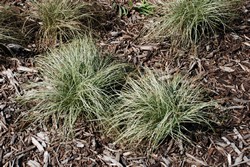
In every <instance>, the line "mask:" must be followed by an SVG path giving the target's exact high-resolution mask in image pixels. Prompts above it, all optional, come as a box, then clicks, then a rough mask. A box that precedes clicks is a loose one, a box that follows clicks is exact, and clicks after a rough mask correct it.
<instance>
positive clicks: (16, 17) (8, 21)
mask: <svg viewBox="0 0 250 167" xmlns="http://www.w3.org/2000/svg"><path fill="white" fill-rule="evenodd" d="M23 23H24V19H23V13H18V12H16V11H15V10H14V8H13V7H10V6H6V5H1V3H0V42H1V43H8V42H13V41H19V43H20V42H23V40H24V34H23V32H22V31H21V29H20V27H22V24H23Z"/></svg>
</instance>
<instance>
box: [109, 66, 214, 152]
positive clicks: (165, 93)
mask: <svg viewBox="0 0 250 167" xmlns="http://www.w3.org/2000/svg"><path fill="white" fill-rule="evenodd" d="M120 100H121V101H120V103H119V104H118V105H117V107H116V108H115V111H114V113H113V117H112V118H111V119H110V120H109V122H110V123H111V128H110V129H109V132H108V133H109V134H111V131H112V132H113V133H114V134H116V137H117V140H116V142H117V143H119V142H121V143H123V144H124V145H126V146H132V147H133V148H134V147H135V146H138V145H139V144H140V145H144V146H145V145H146V146H147V148H148V150H154V149H156V147H157V146H158V145H159V144H160V143H161V142H162V141H164V139H165V138H166V137H167V136H171V137H173V138H175V139H184V140H187V141H189V139H188V137H186V136H185V135H184V132H185V130H187V127H186V125H187V124H188V125H190V124H202V125H208V126H209V119H208V114H207V112H206V111H205V110H206V109H209V108H211V107H215V103H214V102H211V101H208V102H206V101H203V94H202V91H201V89H200V88H199V87H194V86H192V83H191V82H190V81H188V80H186V79H185V78H183V77H180V76H175V77H174V78H173V79H171V80H167V81H163V80H161V79H159V78H158V76H157V75H156V74H155V73H153V72H150V71H149V70H147V73H146V74H145V75H143V76H138V79H132V78H130V79H128V81H127V86H126V87H125V88H124V89H123V91H122V92H121V95H120Z"/></svg>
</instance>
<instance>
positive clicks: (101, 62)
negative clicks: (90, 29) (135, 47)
mask: <svg viewBox="0 0 250 167" xmlns="http://www.w3.org/2000/svg"><path fill="white" fill-rule="evenodd" d="M38 65H39V69H40V71H41V73H42V75H43V76H44V77H45V79H44V81H43V82H42V83H41V85H40V86H41V87H43V89H39V91H35V92H34V93H31V94H28V95H27V96H26V97H25V98H24V99H25V101H26V102H29V101H34V102H37V103H38V104H37V105H36V107H35V108H33V109H31V110H32V111H34V112H35V114H36V115H38V117H39V118H41V117H45V118H49V117H51V116H52V115H55V116H56V118H57V119H56V120H57V121H58V120H64V128H65V129H67V130H69V129H71V130H72V128H73V125H74V123H75V121H76V120H77V119H78V118H80V117H83V118H85V119H84V120H87V121H90V120H95V119H97V120H100V119H102V118H103V117H104V116H105V115H106V114H107V113H108V110H109V105H110V104H111V103H113V101H112V100H113V97H114V96H115V89H116V88H118V87H119V86H121V84H122V83H123V82H124V80H125V76H126V72H125V68H126V67H128V66H127V65H126V64H123V63H118V62H115V61H113V60H111V59H110V58H108V57H106V58H104V57H101V56H100V54H99V53H98V51H97V49H96V47H95V45H94V42H93V41H92V40H91V39H89V38H87V37H84V38H82V39H79V40H75V41H73V42H72V43H70V44H69V45H67V46H63V47H61V48H59V49H57V50H53V51H51V52H49V53H48V54H47V55H45V56H42V57H40V58H39V60H38Z"/></svg>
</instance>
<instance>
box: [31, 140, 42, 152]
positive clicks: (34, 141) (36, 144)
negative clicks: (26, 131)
mask: <svg viewBox="0 0 250 167" xmlns="http://www.w3.org/2000/svg"><path fill="white" fill-rule="evenodd" d="M31 141H32V143H33V144H34V145H35V146H36V148H37V149H38V151H39V152H44V148H43V146H42V145H41V144H40V143H39V141H37V140H36V139H35V138H34V137H31Z"/></svg>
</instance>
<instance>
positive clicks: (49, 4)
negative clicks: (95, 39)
mask: <svg viewBox="0 0 250 167" xmlns="http://www.w3.org/2000/svg"><path fill="white" fill-rule="evenodd" d="M32 6H33V8H35V9H32V11H31V12H30V18H31V19H33V20H35V21H36V22H38V23H39V25H38V33H37V43H38V45H39V48H41V49H46V48H48V47H54V46H56V45H57V44H58V43H62V42H65V41H67V40H70V39H72V38H74V37H77V36H79V35H81V34H82V33H83V32H86V31H87V30H89V27H88V20H90V19H91V12H90V11H88V10H87V8H88V7H89V4H88V3H85V2H83V1H78V0H76V1H71V0H44V1H36V2H34V3H33V4H32ZM83 19H84V21H85V24H82V23H81V20H83ZM34 29H35V27H34Z"/></svg>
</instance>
